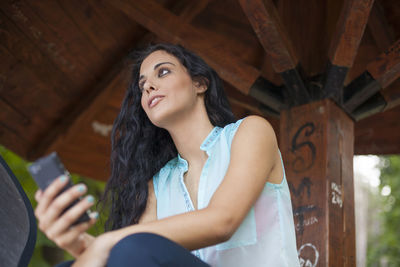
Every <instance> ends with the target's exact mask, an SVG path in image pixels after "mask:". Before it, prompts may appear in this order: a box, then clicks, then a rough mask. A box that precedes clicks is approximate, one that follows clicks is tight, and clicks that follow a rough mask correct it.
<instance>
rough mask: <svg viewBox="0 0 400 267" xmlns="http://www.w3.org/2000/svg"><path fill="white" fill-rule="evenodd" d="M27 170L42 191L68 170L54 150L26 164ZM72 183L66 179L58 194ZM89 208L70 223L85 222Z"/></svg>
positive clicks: (87, 218)
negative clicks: (65, 183)
mask: <svg viewBox="0 0 400 267" xmlns="http://www.w3.org/2000/svg"><path fill="white" fill-rule="evenodd" d="M28 171H29V172H30V174H31V175H32V177H33V179H34V180H35V181H36V184H37V185H38V186H39V188H40V189H41V190H42V191H44V190H45V189H46V188H47V186H49V185H50V184H51V183H52V182H53V181H54V180H55V179H56V178H57V177H59V176H60V175H66V176H69V172H68V171H67V170H66V169H65V168H64V165H63V164H62V163H61V160H60V158H59V157H58V156H57V153H56V152H52V153H51V154H49V155H47V156H45V157H42V158H39V159H38V160H36V161H35V162H33V163H32V164H31V165H29V166H28ZM72 186H73V184H72V182H71V180H68V183H67V185H66V186H65V187H64V188H63V189H62V190H61V191H60V193H59V194H61V193H62V192H64V191H66V190H67V189H68V188H70V187H72ZM80 199H82V198H79V199H77V200H75V201H74V202H72V203H71V205H69V206H68V207H67V208H66V209H65V210H64V211H63V212H62V213H64V212H66V211H67V210H68V209H69V208H71V207H72V206H73V205H75V204H76V203H78V202H79V200H80ZM89 214H90V210H87V211H86V212H85V213H84V214H82V216H81V217H80V218H79V219H78V220H76V221H75V222H74V223H73V224H72V225H76V224H79V223H82V222H86V221H89V220H90V217H89Z"/></svg>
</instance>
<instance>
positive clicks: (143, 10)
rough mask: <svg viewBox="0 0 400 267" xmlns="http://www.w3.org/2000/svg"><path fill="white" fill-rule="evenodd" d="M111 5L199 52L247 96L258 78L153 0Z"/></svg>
mask: <svg viewBox="0 0 400 267" xmlns="http://www.w3.org/2000/svg"><path fill="white" fill-rule="evenodd" d="M110 3H111V4H112V5H113V6H115V7H116V8H118V9H120V10H121V11H122V12H124V13H125V14H126V15H127V16H128V17H130V18H131V19H132V20H134V21H136V22H137V23H139V24H140V25H142V26H143V27H145V28H146V29H148V30H149V31H151V32H153V33H154V34H156V35H157V36H159V37H160V38H161V39H163V40H166V41H168V42H171V43H179V44H182V45H184V46H186V47H187V48H189V49H191V50H193V51H195V52H196V53H198V54H199V55H200V56H201V57H203V58H204V59H205V60H206V61H207V63H208V64H210V66H211V67H213V68H214V69H215V70H216V71H217V72H218V74H219V75H220V76H221V78H222V79H224V80H225V81H227V82H229V83H230V84H232V85H233V86H234V87H236V88H237V89H238V90H239V91H241V92H243V93H244V94H246V95H247V94H248V93H249V90H250V87H251V86H252V85H253V83H254V82H255V80H256V79H257V78H258V77H259V74H260V72H259V70H257V69H255V68H254V67H252V66H250V65H247V64H245V63H244V62H242V61H241V60H240V59H239V58H238V57H236V56H235V55H231V54H229V53H228V52H227V51H226V50H224V49H221V48H220V47H219V46H215V44H214V43H213V42H212V40H209V38H207V36H206V35H204V34H202V33H201V32H200V31H198V30H197V29H196V28H194V27H193V26H191V25H189V24H187V23H184V22H182V21H181V20H180V19H179V17H178V16H176V15H174V14H172V13H171V12H170V11H168V10H167V9H165V8H163V7H162V6H160V5H159V4H158V3H156V2H155V1H153V0H137V1H134V2H128V1H122V0H116V1H112V2H110ZM154 14H157V15H156V16H155V15H154Z"/></svg>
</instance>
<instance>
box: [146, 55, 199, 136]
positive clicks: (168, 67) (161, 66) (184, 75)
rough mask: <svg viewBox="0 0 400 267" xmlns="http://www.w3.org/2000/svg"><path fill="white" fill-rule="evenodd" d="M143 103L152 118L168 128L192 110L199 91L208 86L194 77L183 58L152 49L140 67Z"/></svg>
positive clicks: (159, 124)
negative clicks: (171, 123)
mask: <svg viewBox="0 0 400 267" xmlns="http://www.w3.org/2000/svg"><path fill="white" fill-rule="evenodd" d="M139 88H140V89H141V90H142V99H141V104H142V107H143V109H144V111H145V112H146V114H147V116H148V117H149V119H150V121H151V122H152V123H153V124H154V125H156V126H158V127H162V128H165V125H167V124H168V123H169V122H173V121H174V120H176V119H177V118H179V116H182V115H183V114H190V112H191V111H192V109H193V108H194V107H195V105H196V101H198V99H199V98H198V94H199V93H201V92H204V91H205V89H206V88H204V86H199V85H198V83H195V82H193V81H192V79H191V77H190V75H189V73H188V72H187V70H186V68H185V67H184V66H183V65H182V64H181V63H180V61H179V60H178V59H177V58H176V57H174V56H172V55H170V54H168V53H167V52H165V51H163V50H158V51H155V52H153V53H151V54H150V55H149V56H147V57H146V58H145V60H144V61H143V62H142V65H141V67H140V76H139Z"/></svg>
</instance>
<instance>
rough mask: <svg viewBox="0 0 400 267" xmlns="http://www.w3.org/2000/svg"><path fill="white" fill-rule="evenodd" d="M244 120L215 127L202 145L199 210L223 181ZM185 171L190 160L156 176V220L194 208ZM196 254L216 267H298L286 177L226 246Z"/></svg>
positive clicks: (177, 160)
mask: <svg viewBox="0 0 400 267" xmlns="http://www.w3.org/2000/svg"><path fill="white" fill-rule="evenodd" d="M242 120H243V119H241V120H238V121H237V122H236V123H231V124H228V125H226V126H225V127H224V128H221V127H214V129H213V130H212V131H211V132H210V133H209V135H208V136H207V137H206V139H205V140H204V141H203V143H202V144H201V146H200V149H201V150H203V151H205V152H206V153H207V155H208V159H207V161H206V163H205V165H204V167H203V170H202V172H201V175H200V180H199V188H198V200H197V203H198V209H203V208H205V207H207V205H208V203H209V201H210V199H211V197H212V196H213V194H214V192H215V191H216V189H217V188H218V186H219V185H220V183H221V182H222V180H223V179H224V176H225V173H226V171H227V169H228V165H229V161H230V150H231V144H232V140H233V138H234V136H235V133H236V131H237V129H238V127H239V125H240V123H241V122H242ZM282 164H283V163H282ZM187 170H188V163H187V161H186V160H185V159H183V158H181V157H180V155H178V156H177V157H176V158H174V159H172V160H170V161H169V162H168V163H167V164H166V165H165V166H164V167H163V168H162V169H161V170H160V171H159V172H158V173H157V174H156V175H155V176H154V177H153V183H154V192H155V195H156V198H157V218H158V219H162V218H166V217H169V216H173V215H177V214H181V213H185V212H189V211H193V210H194V209H195V208H194V206H193V203H192V201H191V199H190V196H189V193H188V191H187V188H186V186H185V184H184V181H183V175H184V173H185V172H186V171H187ZM249 182H251V177H249ZM238 197H240V196H238ZM192 253H193V254H195V255H196V256H197V257H199V258H200V259H202V260H203V261H205V262H207V263H208V264H210V265H211V266H218V267H225V266H229V267H236V266H244V267H245V266H251V267H257V266H274V267H275V266H276V267H279V266H290V267H296V266H299V259H298V255H297V249H296V236H295V231H294V223H293V214H292V204H291V200H290V192H289V187H288V184H287V181H286V175H284V177H283V180H282V182H281V183H280V184H272V183H269V182H266V184H265V187H264V189H263V191H262V193H261V195H260V197H259V198H258V200H257V201H256V203H255V204H254V206H253V207H252V208H251V210H250V212H249V213H248V214H247V216H246V218H245V219H244V221H243V222H242V224H241V225H240V226H239V228H238V229H237V230H236V232H235V233H234V234H233V236H232V237H231V238H230V239H229V240H228V241H226V242H224V243H220V244H217V245H214V246H209V247H206V248H202V249H198V250H195V251H192Z"/></svg>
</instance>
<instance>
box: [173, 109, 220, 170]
mask: <svg viewBox="0 0 400 267" xmlns="http://www.w3.org/2000/svg"><path fill="white" fill-rule="evenodd" d="M204 113H205V114H203V112H199V113H197V115H194V116H186V118H183V119H182V120H179V122H176V123H174V125H173V126H172V127H171V128H169V129H168V132H169V133H170V135H171V137H172V140H173V141H174V143H175V146H176V148H177V150H178V153H179V155H180V156H181V157H182V158H184V159H185V160H186V161H187V162H188V163H189V165H192V166H193V165H198V164H199V165H203V164H204V162H205V160H206V159H207V154H206V153H205V152H204V151H202V150H201V149H200V146H201V144H202V143H203V141H204V139H205V138H206V137H207V136H208V134H209V133H210V132H211V131H212V129H213V128H214V126H213V125H212V124H211V122H210V120H209V119H208V116H207V113H206V112H204Z"/></svg>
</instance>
